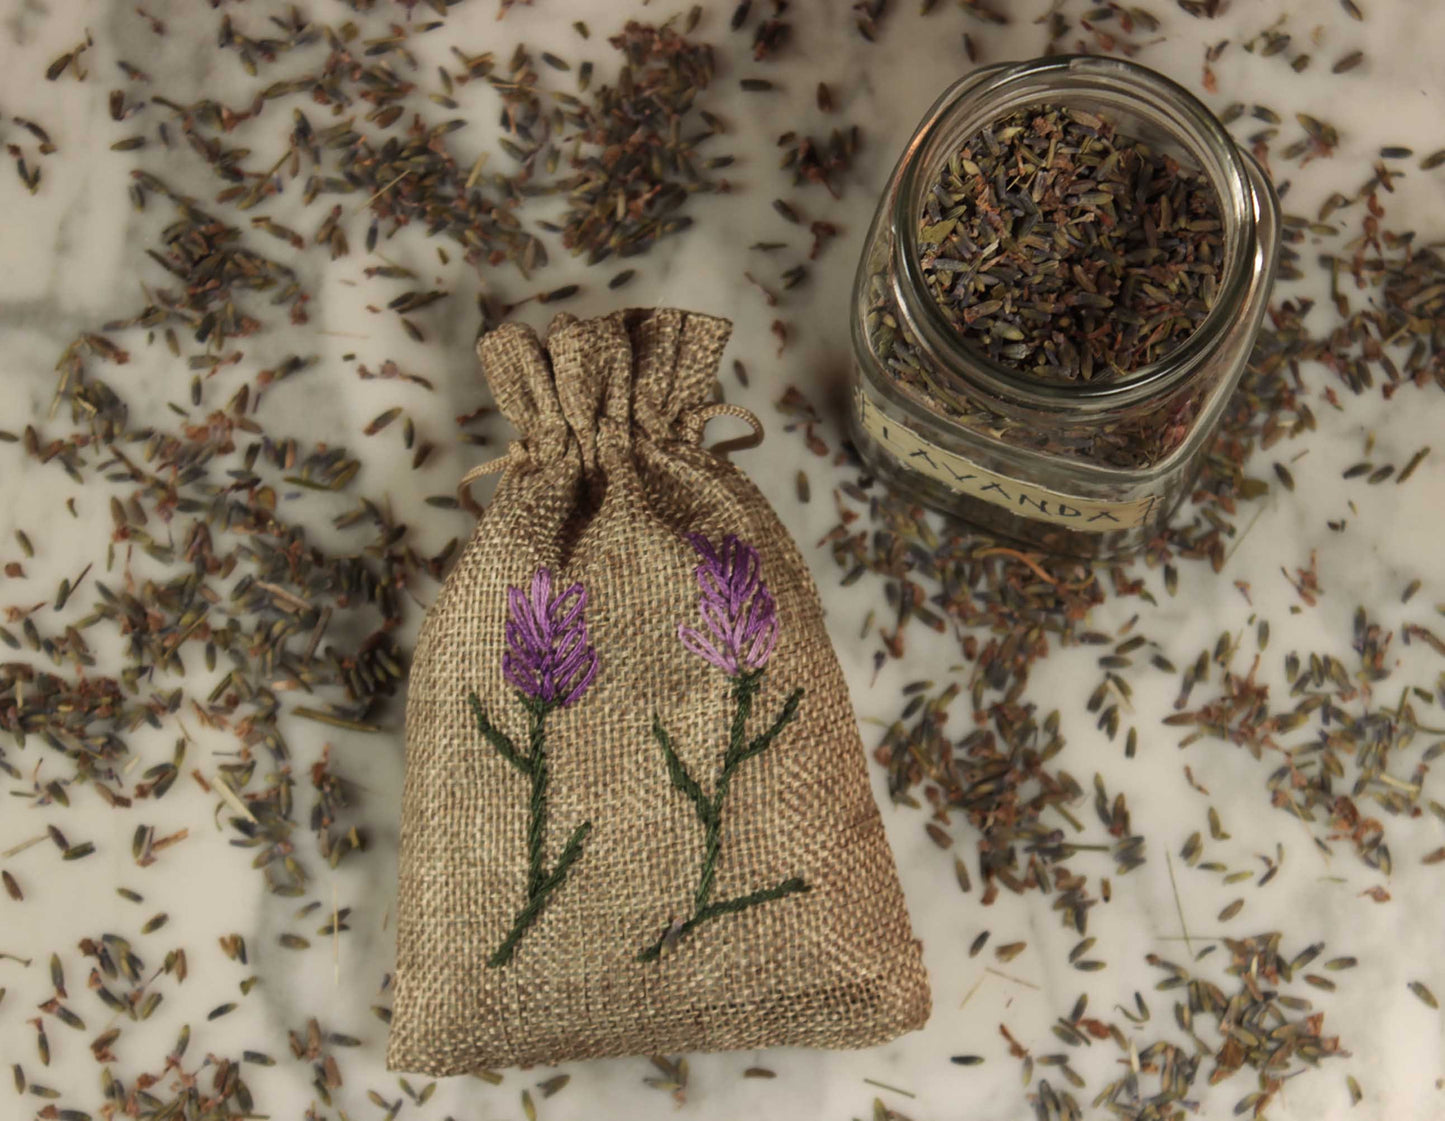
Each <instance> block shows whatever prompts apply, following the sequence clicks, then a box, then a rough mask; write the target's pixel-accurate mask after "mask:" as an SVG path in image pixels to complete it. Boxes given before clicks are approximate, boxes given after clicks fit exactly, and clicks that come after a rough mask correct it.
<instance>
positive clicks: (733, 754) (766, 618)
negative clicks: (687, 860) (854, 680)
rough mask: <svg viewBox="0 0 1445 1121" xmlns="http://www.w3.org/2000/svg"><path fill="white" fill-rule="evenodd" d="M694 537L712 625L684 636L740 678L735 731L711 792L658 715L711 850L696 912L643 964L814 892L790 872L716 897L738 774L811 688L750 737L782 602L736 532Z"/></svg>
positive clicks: (658, 731) (667, 758) (671, 772)
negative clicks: (726, 811) (726, 812)
mask: <svg viewBox="0 0 1445 1121" xmlns="http://www.w3.org/2000/svg"><path fill="white" fill-rule="evenodd" d="M688 540H689V541H690V542H692V547H693V548H694V549H696V550H697V551H698V555H699V556H701V557H702V563H701V564H699V565H698V566H697V586H698V587H699V588H700V589H701V590H702V597H701V598H700V599H699V600H698V604H697V611H698V614H699V615H700V616H701V617H702V621H703V622H704V623H705V624H706V625H707V631H706V633H704V632H703V631H702V630H701V629H700V628H698V627H689V626H686V625H684V624H681V623H679V624H678V628H677V637H678V640H679V641H680V642H681V643H682V645H683V646H684V647H686V648H687V649H688V650H689V651H691V652H692V653H694V654H696V655H698V656H699V657H700V658H703V659H705V660H706V661H707V662H708V664H710V665H713V666H716V667H717V668H718V669H720V670H722V671H723V673H725V674H727V675H728V677H730V678H732V690H731V691H732V702H733V718H732V729H731V731H730V733H729V735H728V738H727V742H726V744H725V745H724V747H723V750H722V753H721V759H720V760H719V765H718V771H717V778H716V780H715V781H714V783H713V787H712V792H711V793H708V792H707V791H705V790H704V789H703V788H702V785H701V784H700V783H699V782H698V781H697V779H696V778H694V777H693V775H692V773H691V772H690V771H689V770H688V768H687V764H686V763H684V762H683V760H682V756H680V755H679V754H678V753H677V749H676V748H675V747H674V746H673V743H672V736H671V735H670V734H669V733H668V731H667V729H666V728H665V727H664V726H663V723H662V718H661V717H660V716H658V715H657V714H656V713H655V712H654V713H653V716H652V738H653V739H655V740H656V741H657V745H658V747H660V748H661V749H662V757H663V760H664V762H665V763H666V764H667V773H668V777H669V778H671V779H672V785H673V788H674V789H675V790H677V792H678V793H679V794H682V795H683V796H684V797H686V798H687V799H688V800H689V801H691V802H692V804H693V809H694V810H695V811H696V813H697V818H698V821H699V822H701V824H702V827H703V851H702V864H701V867H700V868H699V869H698V880H697V888H696V890H695V891H694V892H693V898H692V914H691V915H689V916H688V917H687V918H686V919H679V918H676V917H674V918H673V920H672V921H671V922H670V923H669V924H668V926H667V929H666V930H664V931H663V932H662V934H661V936H660V937H658V939H657V940H656V941H655V942H653V943H652V944H651V945H650V946H647V947H646V948H645V949H643V950H642V951H641V952H640V953H639V954H638V955H637V960H638V961H657V960H658V959H659V958H661V957H662V956H663V955H664V954H667V953H671V952H672V951H673V950H675V949H676V948H677V944H678V943H679V942H680V941H681V940H682V939H684V938H686V937H687V936H688V935H690V934H691V933H692V932H693V931H694V930H696V929H697V928H698V927H700V926H702V925H703V924H705V923H710V922H713V921H714V920H716V919H720V918H722V917H723V916H724V915H735V914H737V913H738V912H740V911H746V910H748V909H749V908H751V907H757V906H760V905H762V904H764V903H771V902H773V901H775V900H778V899H783V898H785V897H787V896H789V895H797V894H799V893H801V892H806V891H810V890H812V889H811V888H810V887H809V885H808V883H807V882H806V881H805V880H804V879H803V878H802V877H801V876H789V877H788V878H787V879H785V880H782V881H781V882H779V883H777V884H774V885H773V886H772V887H765V888H762V889H761V890H758V891H754V892H749V893H748V894H746V895H737V896H733V897H732V898H730V899H714V898H713V888H714V887H715V886H716V882H717V870H718V862H719V859H720V857H721V855H722V845H723V806H724V805H725V804H726V802H727V796H728V791H729V790H730V789H731V786H732V781H733V776H734V775H735V774H736V773H737V770H738V768H739V767H741V766H742V765H743V764H744V763H746V762H747V761H748V760H749V759H752V758H754V757H755V756H758V755H761V754H762V753H763V752H764V751H766V750H768V748H770V747H772V746H773V744H774V743H775V742H776V741H777V739H778V737H779V736H781V735H782V734H783V732H784V730H785V729H786V728H787V727H788V725H790V724H791V723H792V722H793V721H794V720H795V719H797V716H798V706H799V705H800V704H801V703H802V700H803V690H802V689H794V690H793V691H792V692H791V693H789V694H788V698H787V700H785V701H784V702H783V707H782V709H781V710H780V711H779V712H778V715H777V716H776V717H774V719H773V722H772V723H771V724H770V725H769V726H768V727H767V728H766V729H765V730H763V731H761V732H758V733H756V734H755V735H753V736H749V735H748V721H749V719H750V718H751V716H752V712H753V700H754V699H755V698H756V697H757V696H758V694H759V693H761V692H762V691H763V683H764V678H765V677H766V676H767V664H768V658H769V657H771V656H772V653H773V647H774V646H775V645H776V644H777V641H778V609H777V605H776V604H775V603H774V602H773V595H772V593H771V592H769V591H768V586H767V585H766V584H765V583H763V579H762V567H763V562H762V558H761V557H760V556H759V555H758V551H757V550H756V549H754V548H753V547H752V546H751V545H749V544H747V542H745V541H740V540H739V539H738V538H737V537H735V536H733V535H732V534H728V535H727V536H726V537H724V538H723V543H722V548H721V549H717V548H714V547H713V544H712V542H711V541H709V540H708V539H707V538H706V537H704V536H702V534H700V533H694V534H691V535H690V536H689V537H688Z"/></svg>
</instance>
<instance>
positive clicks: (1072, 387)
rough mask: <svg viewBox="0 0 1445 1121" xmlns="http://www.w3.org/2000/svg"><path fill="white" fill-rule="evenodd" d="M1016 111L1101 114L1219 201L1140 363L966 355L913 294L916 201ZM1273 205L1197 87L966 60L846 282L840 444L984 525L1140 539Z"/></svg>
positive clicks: (1188, 442)
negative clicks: (1095, 367)
mask: <svg viewBox="0 0 1445 1121" xmlns="http://www.w3.org/2000/svg"><path fill="white" fill-rule="evenodd" d="M1031 105H1054V106H1061V107H1064V108H1071V109H1080V110H1084V111H1086V112H1090V113H1094V114H1098V115H1101V116H1105V117H1107V118H1110V119H1112V120H1113V121H1114V122H1115V123H1116V125H1117V130H1118V134H1119V135H1120V136H1121V137H1128V138H1130V139H1132V140H1136V141H1139V142H1142V143H1145V144H1147V145H1149V146H1150V148H1152V149H1153V150H1154V151H1155V152H1156V153H1158V154H1160V155H1167V156H1171V157H1173V158H1174V159H1175V160H1177V161H1178V162H1179V164H1180V165H1181V166H1183V167H1185V168H1188V169H1190V170H1193V171H1195V172H1197V173H1199V174H1201V175H1202V176H1203V177H1204V178H1205V179H1206V180H1207V181H1208V182H1209V183H1210V184H1211V185H1212V187H1213V189H1214V192H1215V194H1216V196H1217V200H1218V206H1219V212H1220V219H1221V222H1222V226H1223V228H1222V231H1221V243H1222V245H1221V249H1222V260H1221V263H1220V267H1219V277H1218V283H1217V286H1216V289H1215V295H1214V301H1213V304H1212V306H1211V307H1210V309H1209V311H1208V312H1207V314H1206V315H1205V316H1204V319H1203V320H1202V322H1200V324H1199V326H1198V327H1197V328H1195V330H1194V331H1193V332H1192V333H1191V334H1190V335H1189V336H1188V337H1187V338H1185V339H1184V340H1183V341H1182V342H1180V343H1178V344H1177V345H1176V346H1175V347H1174V348H1173V349H1172V350H1169V351H1168V352H1166V353H1165V354H1164V355H1163V356H1162V357H1161V358H1159V359H1158V360H1157V361H1154V362H1153V363H1151V364H1149V365H1146V366H1141V367H1139V368H1137V369H1134V370H1132V371H1129V372H1126V373H1120V374H1118V375H1117V376H1116V377H1113V378H1108V379H1102V380H1093V381H1062V380H1060V381H1047V380H1043V379H1040V378H1038V377H1035V376H1033V375H1031V374H1028V373H1023V372H1020V371H1017V370H1013V369H1010V368H1009V367H1007V366H1005V365H1002V364H1000V363H998V362H996V361H993V360H992V359H990V358H989V357H988V356H987V355H985V354H983V353H982V352H980V351H978V350H977V349H974V348H972V347H970V346H969V345H968V343H967V342H966V341H965V340H964V339H963V338H962V337H961V336H960V335H959V333H958V332H957V331H956V330H954V328H953V327H952V326H951V325H950V324H949V322H948V320H947V319H946V318H945V317H944V314H943V312H942V310H941V309H940V308H939V306H938V305H937V303H936V302H935V300H934V298H933V296H932V294H931V293H930V292H929V289H928V287H927V284H926V281H925V276H924V271H923V266H922V264H921V255H920V250H919V225H920V218H921V217H922V215H923V207H924V200H925V198H926V196H927V193H928V192H929V190H930V189H931V187H932V185H933V184H934V183H935V182H936V181H937V178H938V175H939V172H940V170H941V168H942V167H943V165H944V164H945V163H946V162H947V161H948V160H949V159H950V157H952V156H953V155H954V154H955V153H956V152H957V151H958V149H959V148H960V147H961V146H962V145H963V143H964V142H965V141H966V140H968V139H969V138H970V137H972V136H974V135H975V134H976V133H977V132H978V130H979V129H980V128H981V127H983V126H984V125H987V124H990V123H992V122H994V121H996V120H998V119H1000V118H1002V117H1005V116H1007V115H1008V114H1010V113H1012V112H1014V111H1016V110H1019V109H1023V108H1026V107H1028V106H1031ZM1279 225H1280V222H1279V200H1278V198H1277V197H1276V195H1275V193H1274V189H1273V187H1272V186H1271V185H1270V183H1269V180H1268V179H1267V177H1266V176H1265V174H1264V172H1263V171H1262V170H1261V169H1260V167H1259V165H1258V164H1257V163H1256V162H1255V160H1254V159H1253V157H1251V156H1250V155H1249V154H1248V153H1246V152H1244V151H1242V150H1241V149H1240V148H1239V147H1238V146H1237V145H1236V144H1235V143H1234V141H1233V139H1232V138H1231V137H1230V136H1229V134H1228V133H1227V132H1226V131H1225V129H1224V126H1223V125H1221V124H1220V123H1219V121H1218V119H1217V118H1216V117H1215V116H1214V115H1213V114H1212V113H1210V111H1209V110H1208V109H1207V108H1206V107H1205V106H1204V105H1202V104H1201V103H1200V102H1199V101H1198V99H1197V98H1195V97H1194V96H1193V95H1192V94H1190V93H1189V92H1188V91H1187V90H1185V89H1184V88H1182V87H1181V86H1179V85H1177V84H1175V83H1174V82H1172V81H1170V80H1169V79H1167V78H1165V77H1163V76H1162V75H1160V74H1157V73H1155V72H1154V71H1152V70H1149V69H1148V68H1146V67H1143V66H1139V65H1137V64H1135V63H1131V62H1126V61H1123V60H1121V59H1114V58H1096V57H1061V58H1050V59H1042V60H1038V61H1034V62H1026V63H1006V64H1002V65H996V66H988V67H983V68H981V69H979V70H975V71H974V72H973V73H971V74H970V75H969V76H968V77H966V78H964V79H963V80H962V81H960V82H958V83H956V84H955V85H954V86H953V87H952V88H950V89H949V90H948V91H947V92H946V93H944V95H943V96H942V97H941V98H939V99H938V101H937V102H936V103H935V104H934V106H933V108H932V109H931V110H929V112H928V114H927V116H925V117H924V119H923V121H922V123H921V124H920V125H919V126H918V130H917V131H916V132H915V133H914V135H913V138H912V139H911V140H910V141H909V142H908V145H907V147H906V148H905V149H904V151H903V155H902V156H901V157H900V159H899V161H898V166H897V167H896V168H894V171H893V175H892V177H891V178H890V180H889V182H888V187H887V189H886V190H885V192H884V194H883V198H882V200H881V201H880V203H879V205H878V211H877V213H876V215H875V216H874V219H873V224H872V227H871V228H870V230H869V233H868V240H867V242H866V244H865V246H864V249H863V256H862V260H861V262H860V264H859V268H858V275H857V279H856V281H855V283H854V291H853V307H852V336H853V350H854V355H855V371H856V376H855V383H854V392H853V403H852V428H853V436H854V440H855V442H856V444H857V446H858V449H859V452H860V453H861V454H862V456H863V458H864V460H865V461H866V462H867V463H868V464H869V466H870V468H872V470H874V471H875V472H876V473H877V474H878V475H879V476H880V477H882V478H884V479H885V480H887V481H888V482H890V483H892V484H894V485H896V486H898V487H899V488H900V489H903V490H905V491H908V492H910V493H913V494H914V495H916V496H917V497H918V498H919V499H920V500H922V501H924V502H926V503H928V504H929V505H932V506H935V507H937V508H939V509H940V510H943V511H945V512H948V513H951V514H955V515H957V516H959V517H961V518H963V519H965V520H967V521H969V522H972V523H974V524H976V525H979V526H981V527H983V528H985V529H987V530H989V531H991V532H995V533H998V534H1000V535H1003V536H1006V537H1012V538H1016V539H1018V540H1020V541H1023V542H1026V543H1028V544H1031V545H1034V546H1037V547H1040V548H1043V549H1045V550H1048V551H1052V552H1060V553H1069V554H1074V555H1079V556H1090V557H1106V556H1117V555H1121V554H1124V553H1128V552H1130V551H1132V550H1134V549H1137V548H1138V547H1140V546H1141V545H1143V544H1144V543H1145V542H1146V541H1148V540H1149V539H1150V537H1152V536H1153V534H1154V533H1155V532H1156V531H1157V530H1158V529H1159V528H1160V526H1161V525H1162V524H1163V523H1164V521H1165V519H1166V518H1167V517H1168V516H1169V514H1170V512H1171V511H1172V510H1173V508H1174V507H1175V505H1176V504H1177V503H1178V502H1179V500H1180V499H1181V498H1182V497H1183V496H1184V495H1185V493H1187V491H1188V489H1189V487H1190V486H1191V484H1192V482H1193V480H1194V477H1195V475H1196V473H1197V471H1198V469H1199V467H1200V465H1201V464H1202V462H1203V460H1204V455H1205V452H1206V450H1207V448H1208V446H1209V442H1210V437H1211V436H1212V434H1213V432H1214V429H1215V428H1216V426H1217V425H1218V423H1219V421H1220V419H1221V418H1222V416H1223V413H1224V409H1225V405H1226V403H1227V401H1228V399H1229V396H1230V394H1231V393H1232V392H1233V390H1234V388H1235V385H1236V384H1237V383H1238V381H1239V378H1240V375H1241V374H1242V373H1243V372H1244V368H1245V364H1246V362H1247V361H1248V358H1249V353H1250V349H1251V347H1252V345H1253V342H1254V337H1255V334H1256V333H1257V331H1258V330H1259V326H1260V322H1261V320H1262V319H1263V316H1264V312H1265V305H1266V302H1267V300H1268V296H1269V289H1270V285H1271V283H1272V281H1273V278H1274V272H1275V265H1276V261H1277V257H1278V253H1279Z"/></svg>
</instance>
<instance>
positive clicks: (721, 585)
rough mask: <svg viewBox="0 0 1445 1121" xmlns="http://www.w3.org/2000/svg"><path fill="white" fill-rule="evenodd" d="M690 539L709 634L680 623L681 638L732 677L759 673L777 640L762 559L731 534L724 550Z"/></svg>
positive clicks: (700, 537)
mask: <svg viewBox="0 0 1445 1121" xmlns="http://www.w3.org/2000/svg"><path fill="white" fill-rule="evenodd" d="M688 540H689V541H690V542H692V547H693V548H694V549H696V550H697V551H698V555H699V556H701V557H702V563H701V564H699V565H698V566H697V570H696V574H697V586H698V588H699V589H700V590H701V592H702V596H701V598H699V600H698V604H697V611H698V614H699V615H700V616H701V617H702V621H703V622H704V623H705V624H706V625H707V629H706V633H704V631H703V630H702V629H701V628H698V627H689V626H686V625H685V624H681V623H679V624H678V627H677V637H678V639H679V640H680V641H681V642H682V644H683V646H684V647H686V648H687V649H688V650H689V651H691V652H692V653H694V654H696V655H698V656H699V657H700V658H703V659H705V660H706V661H707V662H709V663H710V664H712V665H714V666H716V667H717V668H718V669H720V670H722V671H723V672H724V673H725V674H727V675H728V676H729V677H742V676H744V675H746V674H752V673H757V672H758V671H760V670H761V669H762V668H763V667H764V666H765V665H767V663H768V658H769V657H770V656H771V655H772V653H773V647H774V646H775V645H776V644H777V641H778V612H777V605H776V604H775V603H774V602H773V594H772V593H771V592H770V591H768V586H767V584H765V583H763V581H762V578H761V576H760V573H761V570H762V558H761V557H759V556H758V551H757V550H756V549H754V548H753V547H752V546H751V545H749V544H747V542H745V541H741V540H739V539H738V538H737V537H736V536H734V535H733V534H731V533H730V534H728V535H727V536H726V537H724V538H723V542H722V548H721V549H717V548H714V546H713V544H712V542H710V541H709V540H708V539H707V538H706V537H704V536H703V535H702V534H700V533H694V534H691V535H689V537H688Z"/></svg>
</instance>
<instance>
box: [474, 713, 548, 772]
mask: <svg viewBox="0 0 1445 1121" xmlns="http://www.w3.org/2000/svg"><path fill="white" fill-rule="evenodd" d="M467 703H468V704H469V705H471V706H472V712H473V713H475V714H476V717H477V728H478V730H479V731H480V732H481V733H482V737H483V738H484V739H485V740H486V741H487V742H488V743H489V744H491V745H492V747H493V748H495V749H496V752H497V754H498V755H500V756H501V757H502V758H503V759H505V760H506V761H507V762H508V763H510V764H512V766H514V767H516V768H517V770H519V771H521V772H522V773H523V774H524V775H526V774H531V773H532V772H531V768H530V767H528V766H527V762H526V760H524V759H523V758H522V757H521V756H520V755H518V754H517V749H516V748H515V747H514V746H513V745H512V740H511V737H510V736H508V735H507V734H506V733H505V732H503V731H502V730H501V729H499V728H497V727H495V726H494V725H493V724H492V722H491V721H490V720H488V719H487V714H486V713H485V712H483V711H482V702H481V700H480V699H478V697H477V695H476V694H475V693H468V694H467Z"/></svg>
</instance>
